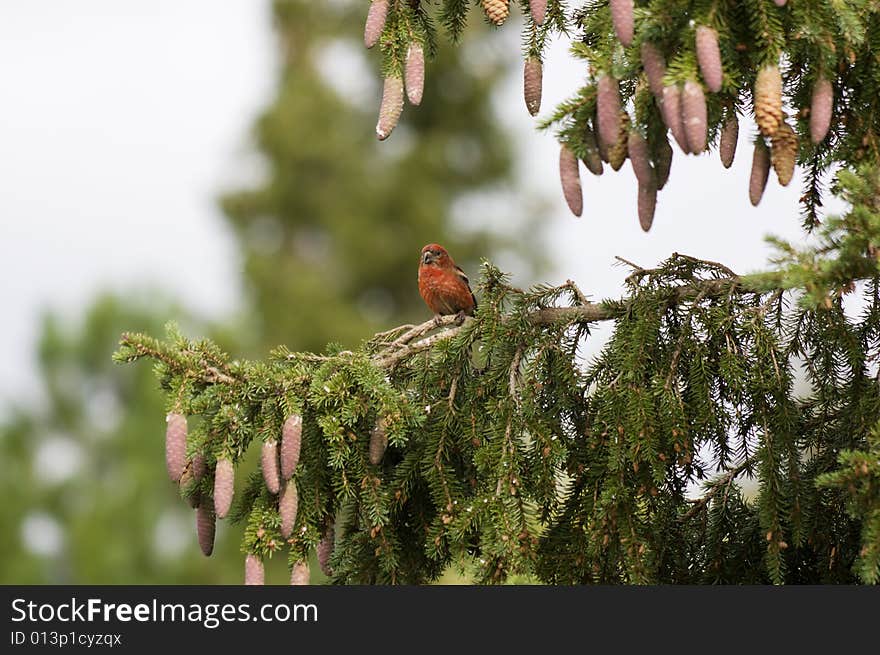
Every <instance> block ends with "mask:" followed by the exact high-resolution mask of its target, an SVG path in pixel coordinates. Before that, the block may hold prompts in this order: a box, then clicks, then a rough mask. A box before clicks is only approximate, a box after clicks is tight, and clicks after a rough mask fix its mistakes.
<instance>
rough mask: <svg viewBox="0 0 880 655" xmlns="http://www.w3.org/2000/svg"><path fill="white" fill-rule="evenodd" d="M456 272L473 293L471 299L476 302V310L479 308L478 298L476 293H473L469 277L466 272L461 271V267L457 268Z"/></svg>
mask: <svg viewBox="0 0 880 655" xmlns="http://www.w3.org/2000/svg"><path fill="white" fill-rule="evenodd" d="M455 272H456V273H457V274H458V277H460V278H461V279H462V280H464V283H465V284H466V285H467V288H468V291H470V292H471V298H472V299H473V301H474V309H476V308H477V297H476V296H475V295H474V292H473V291H471V281H470V280H469V279H468V276H467V275H466V274H465V272H464V271H463V270H462V269H461V266H456V267H455Z"/></svg>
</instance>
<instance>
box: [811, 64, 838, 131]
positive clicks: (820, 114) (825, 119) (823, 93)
mask: <svg viewBox="0 0 880 655" xmlns="http://www.w3.org/2000/svg"><path fill="white" fill-rule="evenodd" d="M833 106H834V87H833V86H832V85H831V82H830V81H829V80H828V78H826V77H819V78H818V79H817V80H816V84H815V85H814V86H813V101H812V103H811V105H810V139H811V140H812V141H813V143H821V142H822V141H823V140H824V139H825V137H826V136H827V135H828V128H829V127H831V111H832V108H833Z"/></svg>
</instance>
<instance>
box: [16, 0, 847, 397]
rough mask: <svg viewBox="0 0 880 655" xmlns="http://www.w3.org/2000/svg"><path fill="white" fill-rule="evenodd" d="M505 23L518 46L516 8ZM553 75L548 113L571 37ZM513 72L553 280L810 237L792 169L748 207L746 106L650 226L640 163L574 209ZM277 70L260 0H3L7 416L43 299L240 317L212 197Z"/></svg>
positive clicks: (560, 93) (510, 95) (738, 253)
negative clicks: (123, 300)
mask: <svg viewBox="0 0 880 655" xmlns="http://www.w3.org/2000/svg"><path fill="white" fill-rule="evenodd" d="M474 18H477V15H476V14H474ZM504 29H507V30H508V31H511V34H510V37H511V38H510V39H508V41H509V42H510V43H511V44H512V47H511V52H510V56H511V58H513V59H514V60H516V59H517V58H518V57H519V51H518V49H517V46H516V44H517V43H518V36H517V35H516V34H515V33H513V32H512V31H514V30H516V29H517V27H516V22H515V21H513V22H512V23H511V24H510V25H507V26H505V28H504ZM504 29H503V30H502V31H504ZM373 54H374V53H370V55H371V56H372V55H373ZM544 70H545V75H544V102H543V112H544V113H546V112H548V111H550V110H551V109H552V107H553V106H555V104H556V103H557V102H558V101H560V100H562V99H564V98H566V97H568V96H570V95H571V94H572V93H573V91H574V90H575V89H576V88H577V87H578V86H579V85H580V84H581V83H582V81H583V79H584V76H585V70H584V68H583V66H582V64H581V63H580V62H576V61H574V60H573V59H572V58H571V57H570V56H569V55H568V52H567V43H566V42H557V43H555V44H554V46H553V48H552V49H551V51H550V53H549V57H548V58H547V61H546V62H545V67H544ZM519 71H520V69H519V64H518V63H517V65H516V69H515V72H514V73H513V74H512V75H511V78H510V81H509V83H508V84H507V85H506V87H505V88H504V90H503V92H502V93H501V95H500V96H499V98H498V103H497V104H498V106H499V108H500V110H501V112H502V114H503V116H502V118H503V120H504V121H505V122H506V123H508V124H509V125H510V126H511V128H512V129H513V130H514V133H515V135H516V138H517V141H518V144H519V147H520V148H521V149H522V152H523V158H522V159H521V164H520V165H521V169H520V176H521V177H522V179H523V183H526V184H530V185H532V186H533V187H534V188H535V189H537V190H538V191H540V192H542V193H543V194H544V195H546V196H547V197H549V198H550V200H552V201H553V203H554V207H555V214H554V216H553V218H552V225H551V226H550V231H551V234H552V247H553V250H554V253H553V257H552V258H553V259H554V261H556V262H557V269H558V270H557V274H556V276H555V277H551V279H549V280H545V281H548V282H559V281H563V280H565V279H566V278H567V277H570V278H572V279H574V280H575V281H576V282H577V283H578V284H579V285H580V286H581V288H582V289H584V291H586V292H587V293H588V294H590V295H592V296H593V297H594V298H597V299H598V298H602V297H606V296H614V295H617V294H618V293H619V291H620V283H621V280H622V279H623V278H624V277H625V270H624V269H622V268H620V267H617V266H613V265H612V264H613V263H614V259H613V256H614V255H620V256H622V257H625V258H627V259H629V260H632V261H635V262H637V263H640V264H646V265H648V264H654V263H656V262H658V261H660V260H662V259H664V258H665V257H667V256H668V255H669V254H670V253H671V252H674V251H678V252H683V253H688V254H693V255H696V256H701V257H704V258H708V259H714V260H717V261H722V262H724V263H726V264H728V265H729V266H730V267H731V268H733V269H734V270H736V271H737V272H748V271H752V270H756V269H758V268H761V267H762V266H763V265H764V263H765V261H766V257H767V254H768V252H769V250H768V249H767V247H766V246H765V245H764V243H763V236H764V235H765V234H768V233H774V234H777V235H781V236H784V237H787V238H791V239H795V240H797V239H799V238H801V231H800V227H799V225H800V220H799V217H798V203H797V200H798V197H799V195H800V178H799V176H798V175H796V176H795V179H794V181H793V182H792V183H791V185H790V186H789V187H788V188H786V189H783V188H780V187H779V186H778V185H777V184H776V182H775V176H774V175H773V174H772V173H771V179H770V182H769V184H768V188H767V192H766V193H765V196H764V200H763V202H762V203H761V205H760V207H759V208H757V209H755V208H752V207H751V205H750V204H749V201H748V194H747V187H748V174H749V167H750V163H751V153H750V152H749V148H748V141H749V140H750V137H751V134H752V133H753V128H752V127H751V126H750V125H749V124H748V122H747V120H746V119H744V120H743V122H742V123H741V130H740V136H741V139H740V144H741V146H740V149H739V150H738V152H737V157H736V161H735V163H734V165H733V168H732V169H731V170H729V171H725V170H724V169H723V168H722V167H721V164H720V163H719V162H718V159H717V153H715V154H712V155H704V156H701V157H684V156H683V155H682V154H681V153H680V152H679V151H678V150H677V149H676V153H675V158H674V161H673V167H672V175H671V178H670V181H669V183H668V185H667V187H666V188H665V189H664V190H663V191H662V192H661V194H660V196H659V198H658V203H657V213H656V217H655V220H654V226H653V228H652V230H651V232H650V233H648V234H644V233H643V232H642V231H641V229H640V228H639V226H638V220H637V218H636V197H635V196H636V194H635V189H636V187H635V182H634V180H635V178H634V176H633V174H632V171H631V168H630V165H629V163H628V162H627V163H626V164H625V165H624V167H623V168H622V169H621V171H620V172H618V173H613V172H612V171H611V170H610V169H606V173H605V174H604V175H603V176H602V177H601V178H595V177H592V176H590V175H589V174H588V173H586V172H583V171H582V179H583V182H584V190H585V204H584V207H585V209H584V216H583V217H582V218H580V219H575V218H574V217H572V216H571V215H570V214H569V213H568V210H567V208H566V206H565V203H564V200H563V198H562V193H561V190H560V187H559V181H558V149H557V145H556V143H555V141H554V140H553V138H552V136H551V135H550V134H549V133H539V132H537V131H535V130H534V129H533V126H534V123H535V119H532V118H531V117H529V116H528V114H527V112H526V110H525V106H524V103H523V100H522V96H521V94H522V90H521V79H520V72H519ZM427 74H428V75H430V65H429V68H428V72H427ZM274 75H275V43H274V39H273V38H272V33H271V26H270V17H269V2H268V0H225V1H224V2H216V1H211V0H185V1H184V2H180V1H179V0H124V1H121V0H78V1H77V2H69V1H65V0H18V1H16V0H3V2H2V3H0V275H2V277H0V279H2V282H0V301H2V302H0V308H2V309H0V410H2V407H3V406H4V405H6V404H7V403H8V402H10V401H22V400H27V399H33V398H34V397H35V394H36V389H37V381H36V377H35V371H34V365H33V360H32V351H33V345H34V340H35V339H36V337H37V327H38V320H39V314H40V312H41V311H42V310H43V309H45V308H53V309H56V310H60V311H62V312H63V313H64V315H65V316H67V317H70V318H71V319H76V318H78V316H79V310H80V308H81V307H82V306H83V305H84V304H86V303H87V302H88V301H89V299H90V298H91V297H92V296H93V295H94V294H95V293H96V292H98V291H100V290H102V289H108V288H109V289H114V290H118V291H126V290H133V289H136V288H144V287H157V288H161V289H164V290H166V291H167V292H169V293H170V294H173V295H175V296H177V297H179V298H180V299H181V300H182V301H183V302H184V303H186V304H187V305H188V306H191V307H193V308H194V309H195V310H196V311H199V312H202V313H204V314H207V315H211V316H223V315H225V314H228V313H230V312H232V311H234V309H235V307H236V302H237V299H238V298H239V293H240V291H239V281H238V280H239V275H238V266H239V264H238V261H237V258H236V253H235V248H234V242H233V240H232V238H231V236H230V234H229V233H228V231H227V229H226V227H225V225H224V222H223V219H222V217H221V216H220V214H219V212H218V210H217V208H216V198H217V196H218V194H219V193H220V191H222V190H223V189H224V188H229V187H230V186H234V185H235V183H236V181H239V182H240V181H241V180H242V178H243V177H244V176H247V175H250V174H252V172H253V171H252V168H249V166H250V167H252V166H253V158H252V157H249V156H248V155H249V152H250V151H249V148H248V134H249V128H250V125H251V123H252V121H253V119H254V117H255V116H256V114H257V112H258V111H259V109H260V108H261V107H263V106H265V104H266V103H267V102H268V101H269V100H270V98H271V97H272V94H273V92H274ZM373 88H378V85H376V86H375V87H373ZM376 102H377V103H378V98H376ZM425 102H430V98H426V99H425ZM414 111H418V109H417V108H407V111H406V112H405V113H404V117H403V121H404V122H405V121H406V116H407V114H408V113H410V112H414ZM373 127H374V126H373V124H372V123H371V124H368V125H364V129H365V130H370V131H372V130H373ZM391 138H392V139H393V138H394V137H393V136H392V137H391ZM828 205H829V207H831V208H833V209H834V210H835V211H839V210H840V207H841V205H840V204H839V203H837V202H832V201H829V203H828ZM476 218H477V217H475V220H476ZM536 282H537V280H536Z"/></svg>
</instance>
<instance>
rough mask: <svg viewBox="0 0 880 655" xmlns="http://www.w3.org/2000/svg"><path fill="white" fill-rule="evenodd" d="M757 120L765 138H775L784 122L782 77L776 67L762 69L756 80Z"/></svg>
mask: <svg viewBox="0 0 880 655" xmlns="http://www.w3.org/2000/svg"><path fill="white" fill-rule="evenodd" d="M755 119H756V120H757V121H758V128H759V129H760V130H761V134H763V135H764V136H773V133H774V132H775V131H776V128H777V127H779V122H780V121H781V120H782V76H781V75H780V74H779V68H778V67H777V66H775V65H770V66H765V67H764V68H762V69H761V70H760V71H759V72H758V78H757V79H756V80H755Z"/></svg>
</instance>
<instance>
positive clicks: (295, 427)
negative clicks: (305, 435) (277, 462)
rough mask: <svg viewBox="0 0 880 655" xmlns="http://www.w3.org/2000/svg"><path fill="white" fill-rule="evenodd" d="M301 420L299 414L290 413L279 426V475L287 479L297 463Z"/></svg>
mask: <svg viewBox="0 0 880 655" xmlns="http://www.w3.org/2000/svg"><path fill="white" fill-rule="evenodd" d="M302 428H303V420H302V416H300V415H299V414H291V415H290V416H288V417H287V420H286V421H284V425H283V426H282V427H281V477H283V478H284V479H285V480H289V479H290V476H291V475H293V472H294V471H295V470H296V465H297V464H298V463H299V451H300V448H301V446H302Z"/></svg>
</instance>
